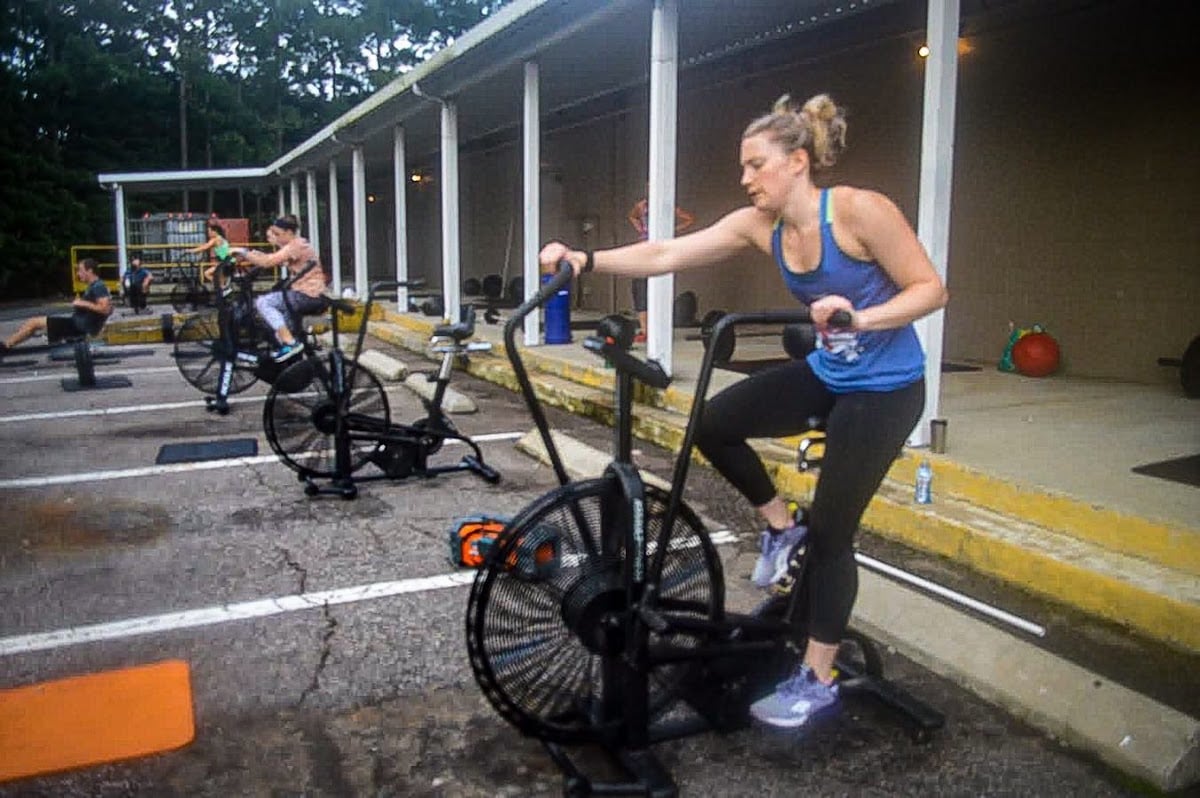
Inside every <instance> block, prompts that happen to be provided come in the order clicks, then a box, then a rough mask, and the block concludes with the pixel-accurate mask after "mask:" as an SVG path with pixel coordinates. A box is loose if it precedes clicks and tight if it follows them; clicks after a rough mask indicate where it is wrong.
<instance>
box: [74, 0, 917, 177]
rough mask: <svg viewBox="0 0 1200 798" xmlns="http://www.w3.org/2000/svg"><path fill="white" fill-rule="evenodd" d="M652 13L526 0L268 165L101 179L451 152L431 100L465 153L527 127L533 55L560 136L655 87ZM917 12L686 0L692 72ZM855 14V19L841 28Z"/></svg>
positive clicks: (899, 5) (685, 34)
mask: <svg viewBox="0 0 1200 798" xmlns="http://www.w3.org/2000/svg"><path fill="white" fill-rule="evenodd" d="M653 6H654V4H653V3H652V2H649V0H517V2H514V3H512V4H510V5H508V6H505V7H504V8H502V9H501V10H500V11H498V12H497V13H496V14H494V15H493V16H492V17H490V18H488V19H487V20H485V21H484V22H483V23H481V24H480V25H478V26H476V27H475V28H473V29H471V30H470V31H468V32H467V33H466V34H464V35H463V36H462V37H460V38H459V39H458V40H456V41H455V42H453V43H452V44H450V45H449V46H447V47H445V48H444V49H442V50H441V51H439V52H438V53H437V54H436V55H434V56H433V57H432V58H430V59H429V60H428V61H426V62H424V63H422V64H421V65H419V66H418V67H416V68H414V69H413V70H411V71H409V72H407V73H405V74H404V75H402V76H400V77H398V78H396V79H395V80H393V81H392V82H391V83H389V84H388V85H386V86H384V87H383V88H382V89H380V90H379V91H377V92H375V93H374V94H372V95H371V96H370V97H369V98H367V99H366V100H364V101H363V102H361V103H359V104H358V105H357V106H355V107H354V108H352V109H351V110H349V111H347V112H346V113H345V114H343V115H342V116H340V117H339V118H338V119H336V120H334V121H333V122H331V123H330V124H329V125H326V126H325V127H324V128H323V129H322V130H320V131H318V132H317V133H316V134H314V135H313V136H311V137H310V138H309V139H307V140H306V141H304V142H303V143H301V144H300V145H299V146H297V147H295V148H293V149H292V150H291V151H289V152H287V153H285V154H283V155H282V156H281V157H279V158H278V159H277V160H275V161H274V162H273V163H271V164H269V165H267V166H263V167H260V168H248V169H216V170H190V171H170V172H121V173H106V174H101V175H99V176H98V177H99V180H100V182H101V183H102V184H106V185H108V184H116V183H119V184H121V185H122V186H123V187H124V188H125V190H126V191H163V190H168V189H179V188H182V187H185V186H186V187H187V188H190V189H208V188H214V189H220V188H235V187H242V188H248V189H263V188H266V187H268V186H270V185H271V184H277V183H278V182H279V181H280V180H283V179H286V178H289V177H291V176H294V175H296V174H300V173H302V172H303V171H305V170H307V169H322V168H325V167H327V165H328V163H329V162H330V161H331V160H336V161H338V162H339V163H341V162H342V161H343V159H344V162H345V164H346V165H348V164H349V150H350V147H351V146H353V145H359V144H361V145H362V146H363V147H364V150H365V154H366V156H367V160H368V161H372V160H376V159H387V160H389V161H390V159H391V151H392V136H391V130H392V128H393V126H395V125H397V124H403V125H404V128H405V138H406V142H407V152H408V158H409V160H410V161H414V162H415V161H419V160H421V159H424V158H429V157H432V155H433V154H434V153H436V152H437V150H438V148H439V146H440V139H439V134H440V131H439V118H440V117H439V113H438V111H439V107H438V104H437V103H436V102H434V101H431V99H429V97H436V98H442V99H446V100H452V101H454V103H455V104H456V106H457V108H458V117H459V142H460V145H462V146H470V145H471V144H472V142H479V141H484V140H486V139H487V138H488V137H489V136H494V135H497V134H498V133H501V132H503V131H515V130H517V129H518V127H519V124H520V119H521V103H522V80H523V78H522V70H523V64H524V63H525V62H526V61H529V60H536V61H537V62H538V64H539V74H540V92H541V99H540V103H541V108H542V114H543V117H545V118H547V125H546V126H547V129H552V128H553V127H554V125H555V122H556V117H560V119H559V120H558V121H559V122H561V117H562V116H564V115H569V111H570V109H573V108H580V107H583V106H587V105H588V104H595V103H597V102H600V101H602V100H603V98H606V97H616V98H619V97H620V96H621V95H622V93H623V92H625V91H628V90H630V89H639V88H642V87H644V86H645V85H646V83H647V81H648V79H649V67H650V64H649V61H650V33H651V15H652V11H653ZM888 7H891V8H892V9H894V10H897V9H898V10H901V14H900V16H901V17H903V19H902V20H901V21H899V22H898V17H897V14H896V13H887V14H880V13H878V10H879V9H884V8H888ZM914 8H915V9H916V11H918V12H921V13H919V14H917V15H916V17H915V20H916V24H921V23H922V21H923V16H922V14H923V10H924V3H923V2H920V3H916V2H899V0H754V1H753V2H736V3H734V2H730V0H679V9H680V26H679V53H680V67H681V73H684V72H686V71H688V70H693V69H696V68H698V67H701V66H703V65H705V64H711V63H717V62H720V61H721V60H722V59H729V58H731V57H734V56H737V55H739V54H741V53H743V52H744V51H746V50H749V49H762V48H763V47H764V46H767V45H770V44H771V43H773V42H781V43H784V44H786V43H789V42H793V41H795V42H804V46H805V47H806V48H810V49H811V50H813V51H814V52H816V51H819V49H820V47H821V46H822V45H821V42H820V41H819V40H806V39H803V38H796V37H803V35H804V34H806V33H808V32H809V31H812V30H814V29H817V28H820V29H822V34H823V37H822V38H824V34H826V33H829V34H830V35H833V36H835V37H836V38H844V37H846V36H851V37H853V38H854V39H856V40H858V41H869V40H870V39H872V38H874V37H875V36H877V35H878V34H879V31H880V26H882V27H884V28H886V27H889V26H894V25H896V24H901V25H910V26H911V24H913V13H912V11H913V9H914ZM864 12H870V13H864ZM852 18H853V20H854V21H853V24H840V23H847V22H848V21H849V20H851V19H852ZM835 27H836V31H835ZM838 31H840V33H838ZM421 95H426V96H421Z"/></svg>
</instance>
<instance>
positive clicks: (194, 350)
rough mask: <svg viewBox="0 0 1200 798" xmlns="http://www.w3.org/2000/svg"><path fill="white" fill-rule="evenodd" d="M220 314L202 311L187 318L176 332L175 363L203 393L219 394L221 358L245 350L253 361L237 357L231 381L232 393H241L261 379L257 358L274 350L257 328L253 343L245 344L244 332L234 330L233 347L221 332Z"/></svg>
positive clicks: (184, 375) (191, 383) (181, 372)
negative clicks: (243, 339)
mask: <svg viewBox="0 0 1200 798" xmlns="http://www.w3.org/2000/svg"><path fill="white" fill-rule="evenodd" d="M220 327H221V322H220V317H219V315H218V314H215V313H202V314H200V315H198V316H192V317H191V318H188V319H186V320H185V321H184V323H183V325H182V326H181V327H180V328H179V330H178V332H176V333H175V365H176V366H177V367H178V368H179V373H180V374H182V375H183V378H184V379H185V380H186V381H187V382H188V384H190V385H192V386H193V387H195V388H196V389H197V390H199V391H201V392H202V393H205V394H209V395H215V394H216V393H217V388H218V385H219V382H220V378H221V361H222V360H223V359H225V358H226V357H231V356H232V355H233V353H235V352H238V351H242V352H244V353H246V354H249V355H250V356H251V360H241V359H236V358H235V359H234V365H233V375H232V377H231V378H230V380H229V395H231V396H232V395H233V394H236V393H241V392H242V391H244V390H246V389H247V388H249V387H250V386H251V385H253V384H254V383H256V382H258V376H257V375H256V374H255V369H256V368H257V358H258V357H260V356H261V355H263V354H265V353H266V352H268V351H270V345H269V344H268V343H267V342H266V341H264V340H263V335H264V333H263V331H261V330H259V331H256V332H255V333H254V334H253V335H254V344H253V345H252V346H247V345H243V344H242V343H241V338H242V337H243V336H242V335H239V334H238V333H237V331H236V330H235V331H234V335H233V348H232V350H231V351H229V352H227V351H226V349H227V347H228V346H229V345H228V344H227V343H226V342H225V339H224V338H223V337H222V336H221V333H220Z"/></svg>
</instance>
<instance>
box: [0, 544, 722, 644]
mask: <svg viewBox="0 0 1200 798" xmlns="http://www.w3.org/2000/svg"><path fill="white" fill-rule="evenodd" d="M735 540H737V537H736V536H735V535H733V534H732V533H730V532H729V531H727V530H725V531H721V532H717V533H714V534H713V535H712V541H713V543H714V544H723V543H731V542H733V541H735ZM474 579H475V573H474V572H473V571H456V572H454V573H449V574H441V575H439V576H425V577H418V578H414V579H401V580H399V581H393V582H375V583H373V584H367V585H357V586H355V587H344V588H338V589H335V590H322V591H319V592H315V593H299V594H294V595H290V596H279V597H277V598H266V599H258V600H256V601H246V602H242V603H240V604H221V605H217V606H211V607H202V608H200V609H196V610H183V611H180V612H167V613H163V614H162V615H143V616H142V617H140V618H128V619H126V620H123V621H112V622H109V623H97V624H90V625H87V626H73V627H69V628H67V629H57V630H55V631H53V632H39V633H36V634H28V635H15V636H13V637H5V638H0V657H7V656H12V655H14V654H28V653H30V652H33V651H47V650H50V649H56V648H65V647H67V646H76V645H80V644H83V643H98V642H101V641H103V640H118V639H121V638H126V637H137V636H139V635H149V634H159V633H163V632H173V631H177V630H179V629H192V628H195V627H197V626H211V625H213V624H218V623H227V622H229V621H246V620H250V619H253V618H264V617H266V616H268V615H280V614H282V613H285V612H298V611H300V610H313V609H320V608H321V607H324V606H326V605H329V606H332V605H335V604H349V603H352V602H355V601H370V600H372V599H381V598H387V597H389V596H399V595H403V594H405V593H424V592H427V591H431V590H444V589H445V588H448V587H460V586H462V585H467V584H470V583H471V582H472V581H473V580H474Z"/></svg>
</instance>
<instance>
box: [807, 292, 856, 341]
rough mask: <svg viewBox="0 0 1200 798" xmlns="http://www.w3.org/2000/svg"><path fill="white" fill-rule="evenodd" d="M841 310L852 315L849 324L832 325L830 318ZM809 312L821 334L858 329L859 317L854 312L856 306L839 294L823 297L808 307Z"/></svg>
mask: <svg viewBox="0 0 1200 798" xmlns="http://www.w3.org/2000/svg"><path fill="white" fill-rule="evenodd" d="M839 310H844V311H845V312H846V313H848V314H850V323H849V324H836V323H831V321H830V317H832V316H833V314H834V313H836V312H838V311H839ZM808 312H809V314H810V315H811V316H812V322H813V326H814V327H816V328H817V329H818V330H820V331H821V332H825V331H826V330H829V329H831V328H832V329H837V330H855V329H858V315H857V314H856V313H855V312H854V305H852V304H850V300H849V299H846V297H844V296H838V295H837V294H830V295H829V296H823V297H821V298H820V299H818V300H816V301H815V302H813V303H812V304H811V305H809V306H808Z"/></svg>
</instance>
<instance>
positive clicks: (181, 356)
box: [174, 313, 221, 393]
mask: <svg viewBox="0 0 1200 798" xmlns="http://www.w3.org/2000/svg"><path fill="white" fill-rule="evenodd" d="M220 337H221V333H220V325H219V323H218V321H217V317H216V314H211V313H210V314H202V315H199V316H192V317H191V318H189V319H186V320H185V321H184V322H183V325H182V326H181V327H180V328H179V329H178V330H176V331H175V352H174V354H175V365H176V367H177V368H178V369H179V373H180V375H182V376H183V378H184V380H186V381H187V383H188V384H189V385H191V386H193V387H194V388H196V389H198V390H200V391H202V392H203V393H214V392H215V391H216V389H217V381H218V379H219V376H220V373H221V361H220V358H219V357H218V355H219V349H220V347H219V344H218V341H219V340H220Z"/></svg>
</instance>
